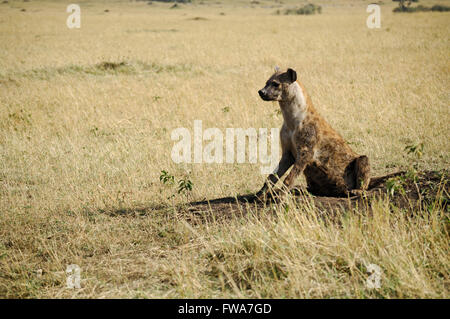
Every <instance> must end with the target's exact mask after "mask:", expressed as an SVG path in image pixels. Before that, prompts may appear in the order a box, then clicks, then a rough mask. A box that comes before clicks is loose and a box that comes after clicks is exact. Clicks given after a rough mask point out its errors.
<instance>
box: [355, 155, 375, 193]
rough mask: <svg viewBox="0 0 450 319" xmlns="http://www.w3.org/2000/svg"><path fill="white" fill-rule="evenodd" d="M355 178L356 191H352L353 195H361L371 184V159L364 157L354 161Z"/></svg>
mask: <svg viewBox="0 0 450 319" xmlns="http://www.w3.org/2000/svg"><path fill="white" fill-rule="evenodd" d="M353 168H354V175H353V176H354V177H355V184H354V185H355V186H354V189H352V190H350V194H352V195H361V194H362V193H364V191H365V190H367V188H368V187H369V183H370V165H369V158H368V157H367V156H365V155H362V156H360V157H358V158H356V159H355V161H354V167H353Z"/></svg>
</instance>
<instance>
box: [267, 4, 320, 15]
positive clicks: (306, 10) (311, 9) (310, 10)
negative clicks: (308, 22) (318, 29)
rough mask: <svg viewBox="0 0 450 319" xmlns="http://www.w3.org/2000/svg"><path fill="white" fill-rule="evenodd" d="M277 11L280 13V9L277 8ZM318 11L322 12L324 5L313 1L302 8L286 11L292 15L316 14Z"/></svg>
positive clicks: (285, 12) (286, 13)
mask: <svg viewBox="0 0 450 319" xmlns="http://www.w3.org/2000/svg"><path fill="white" fill-rule="evenodd" d="M276 13H277V14H280V10H277V12H276ZM316 13H319V14H320V13H322V7H321V6H319V5H315V4H312V3H308V4H307V5H305V6H303V7H301V8H293V9H286V10H285V11H284V14H285V15H290V14H304V15H309V14H316Z"/></svg>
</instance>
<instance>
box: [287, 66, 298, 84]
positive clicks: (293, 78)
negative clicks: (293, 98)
mask: <svg viewBox="0 0 450 319" xmlns="http://www.w3.org/2000/svg"><path fill="white" fill-rule="evenodd" d="M287 75H288V79H289V81H290V82H291V83H292V82H295V81H297V72H295V70H294V69H291V68H289V69H288V70H287Z"/></svg>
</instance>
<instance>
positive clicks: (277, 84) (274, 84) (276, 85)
mask: <svg viewBox="0 0 450 319" xmlns="http://www.w3.org/2000/svg"><path fill="white" fill-rule="evenodd" d="M272 86H273V87H276V88H277V87H279V86H280V83H278V82H272Z"/></svg>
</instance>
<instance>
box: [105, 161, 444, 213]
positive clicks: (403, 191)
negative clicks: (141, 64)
mask: <svg viewBox="0 0 450 319" xmlns="http://www.w3.org/2000/svg"><path fill="white" fill-rule="evenodd" d="M447 181H448V171H447V170H442V171H424V172H417V173H415V174H412V173H408V172H397V173H393V174H388V175H385V176H380V177H373V178H372V179H371V182H370V185H369V189H368V190H367V191H366V192H365V194H364V195H362V196H353V197H323V196H313V195H311V194H309V193H308V192H307V191H305V190H302V188H301V187H300V186H299V187H296V189H295V190H294V191H293V192H292V196H293V198H294V199H295V202H296V204H297V205H298V206H300V205H313V207H314V209H317V210H318V211H319V212H321V213H324V214H327V215H336V214H339V213H340V212H342V211H343V210H351V209H354V208H369V210H370V206H371V203H372V202H373V201H374V200H378V199H379V198H380V197H385V196H389V200H390V202H391V204H393V205H395V206H396V207H398V208H402V209H405V210H407V211H409V212H411V213H413V212H414V211H417V210H418V209H419V208H420V207H422V208H427V207H429V205H434V204H435V203H436V201H437V199H439V203H440V205H441V206H442V207H443V209H444V210H447V208H448V207H447V204H448V194H449V185H448V183H447ZM282 203H283V201H282V200H281V201H280V200H279V199H276V198H269V199H268V200H266V201H261V200H259V199H258V198H256V196H255V195H254V194H248V195H242V196H237V197H223V198H216V199H210V200H204V201H196V202H190V203H187V204H181V205H178V206H176V207H167V206H153V207H145V208H130V209H120V210H115V211H108V212H106V211H104V213H108V214H109V215H112V216H117V215H127V214H133V215H135V214H138V215H148V214H150V213H152V212H153V213H154V212H155V211H162V212H171V213H176V215H177V216H180V217H183V218H184V219H186V220H188V221H199V220H204V219H205V218H206V219H208V220H220V219H223V218H225V219H228V218H230V217H232V216H236V215H245V214H247V213H248V212H249V211H250V210H252V211H259V212H267V211H268V210H271V209H273V207H274V206H276V205H280V204H282ZM171 216H172V217H173V216H174V215H173V214H172V215H171Z"/></svg>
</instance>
